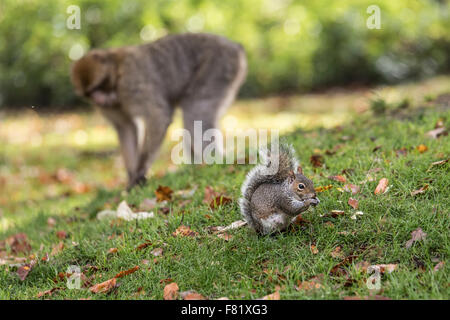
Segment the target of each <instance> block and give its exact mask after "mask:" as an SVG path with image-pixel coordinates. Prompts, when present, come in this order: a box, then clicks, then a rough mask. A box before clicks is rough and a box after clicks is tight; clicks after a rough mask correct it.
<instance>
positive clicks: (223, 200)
mask: <svg viewBox="0 0 450 320" xmlns="http://www.w3.org/2000/svg"><path fill="white" fill-rule="evenodd" d="M231 202H232V200H231V198H228V197H225V196H218V197H215V198H214V199H213V200H212V201H211V203H210V204H209V207H210V208H211V209H217V208H218V207H220V206H224V205H227V204H229V203H231Z"/></svg>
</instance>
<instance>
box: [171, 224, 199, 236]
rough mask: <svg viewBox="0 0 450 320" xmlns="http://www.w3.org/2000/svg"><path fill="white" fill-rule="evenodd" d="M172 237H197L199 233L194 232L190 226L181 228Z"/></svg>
mask: <svg viewBox="0 0 450 320" xmlns="http://www.w3.org/2000/svg"><path fill="white" fill-rule="evenodd" d="M172 235H173V236H174V237H177V236H182V237H196V236H198V232H195V231H192V230H191V228H189V227H188V226H180V227H178V228H177V229H176V230H175V231H174V232H172Z"/></svg>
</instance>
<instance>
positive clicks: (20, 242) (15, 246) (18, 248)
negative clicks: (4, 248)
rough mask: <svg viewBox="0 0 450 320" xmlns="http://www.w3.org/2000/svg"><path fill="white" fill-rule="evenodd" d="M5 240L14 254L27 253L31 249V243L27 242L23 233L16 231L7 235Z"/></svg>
mask: <svg viewBox="0 0 450 320" xmlns="http://www.w3.org/2000/svg"><path fill="white" fill-rule="evenodd" d="M5 242H6V243H7V244H8V245H9V247H10V248H11V252H12V253H14V254H18V253H28V252H30V251H31V245H30V244H29V243H28V237H27V235H26V234H25V233H18V234H15V235H12V236H10V237H8V238H7V239H6V240H5Z"/></svg>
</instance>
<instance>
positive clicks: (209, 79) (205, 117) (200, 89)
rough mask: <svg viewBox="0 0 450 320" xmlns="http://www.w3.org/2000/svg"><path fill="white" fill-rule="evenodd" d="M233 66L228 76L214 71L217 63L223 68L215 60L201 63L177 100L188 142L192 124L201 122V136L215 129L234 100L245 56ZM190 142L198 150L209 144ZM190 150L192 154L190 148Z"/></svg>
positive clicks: (216, 70) (218, 63) (245, 69)
mask: <svg viewBox="0 0 450 320" xmlns="http://www.w3.org/2000/svg"><path fill="white" fill-rule="evenodd" d="M235 63H236V65H235V67H236V68H235V73H234V75H233V76H230V75H229V74H228V73H227V72H225V70H224V72H220V71H218V69H217V68H220V67H218V66H220V65H221V64H222V66H223V61H215V59H211V60H208V61H205V62H204V65H203V66H202V68H200V69H199V71H198V73H197V74H196V76H194V78H193V80H192V83H191V84H190V87H189V90H188V92H189V94H188V95H187V96H186V97H184V98H183V99H181V101H180V106H181V108H182V109H183V118H184V119H183V120H184V127H185V128H186V129H187V130H189V132H190V133H191V138H192V139H194V121H199V120H200V121H202V131H203V132H202V134H203V133H204V132H205V131H206V130H208V129H212V128H217V121H218V119H219V117H220V116H221V115H222V114H223V113H225V111H226V109H227V108H228V107H229V106H230V105H231V103H232V102H233V101H234V99H235V98H236V94H237V92H238V91H239V88H240V87H241V85H242V83H243V82H244V80H245V76H246V74H247V62H246V59H245V54H244V53H241V54H239V57H238V59H237V60H236V61H235ZM195 138H197V139H201V140H203V139H202V137H201V136H195ZM192 143H194V144H198V143H200V144H201V145H202V148H201V149H202V150H204V148H205V147H206V146H207V145H209V144H210V142H208V141H206V142H202V141H192ZM191 147H192V151H193V153H195V147H194V145H192V146H191ZM222 147H223V146H222V145H217V149H219V150H221V149H222Z"/></svg>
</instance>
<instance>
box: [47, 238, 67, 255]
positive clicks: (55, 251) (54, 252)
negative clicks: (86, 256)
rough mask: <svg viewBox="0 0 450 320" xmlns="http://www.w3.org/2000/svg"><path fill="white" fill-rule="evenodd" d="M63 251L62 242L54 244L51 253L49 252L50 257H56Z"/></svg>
mask: <svg viewBox="0 0 450 320" xmlns="http://www.w3.org/2000/svg"><path fill="white" fill-rule="evenodd" d="M63 249H64V242H62V241H60V242H59V243H57V244H55V245H54V246H53V248H52V252H50V255H51V256H56V255H57V254H59V253H61V251H63Z"/></svg>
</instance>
